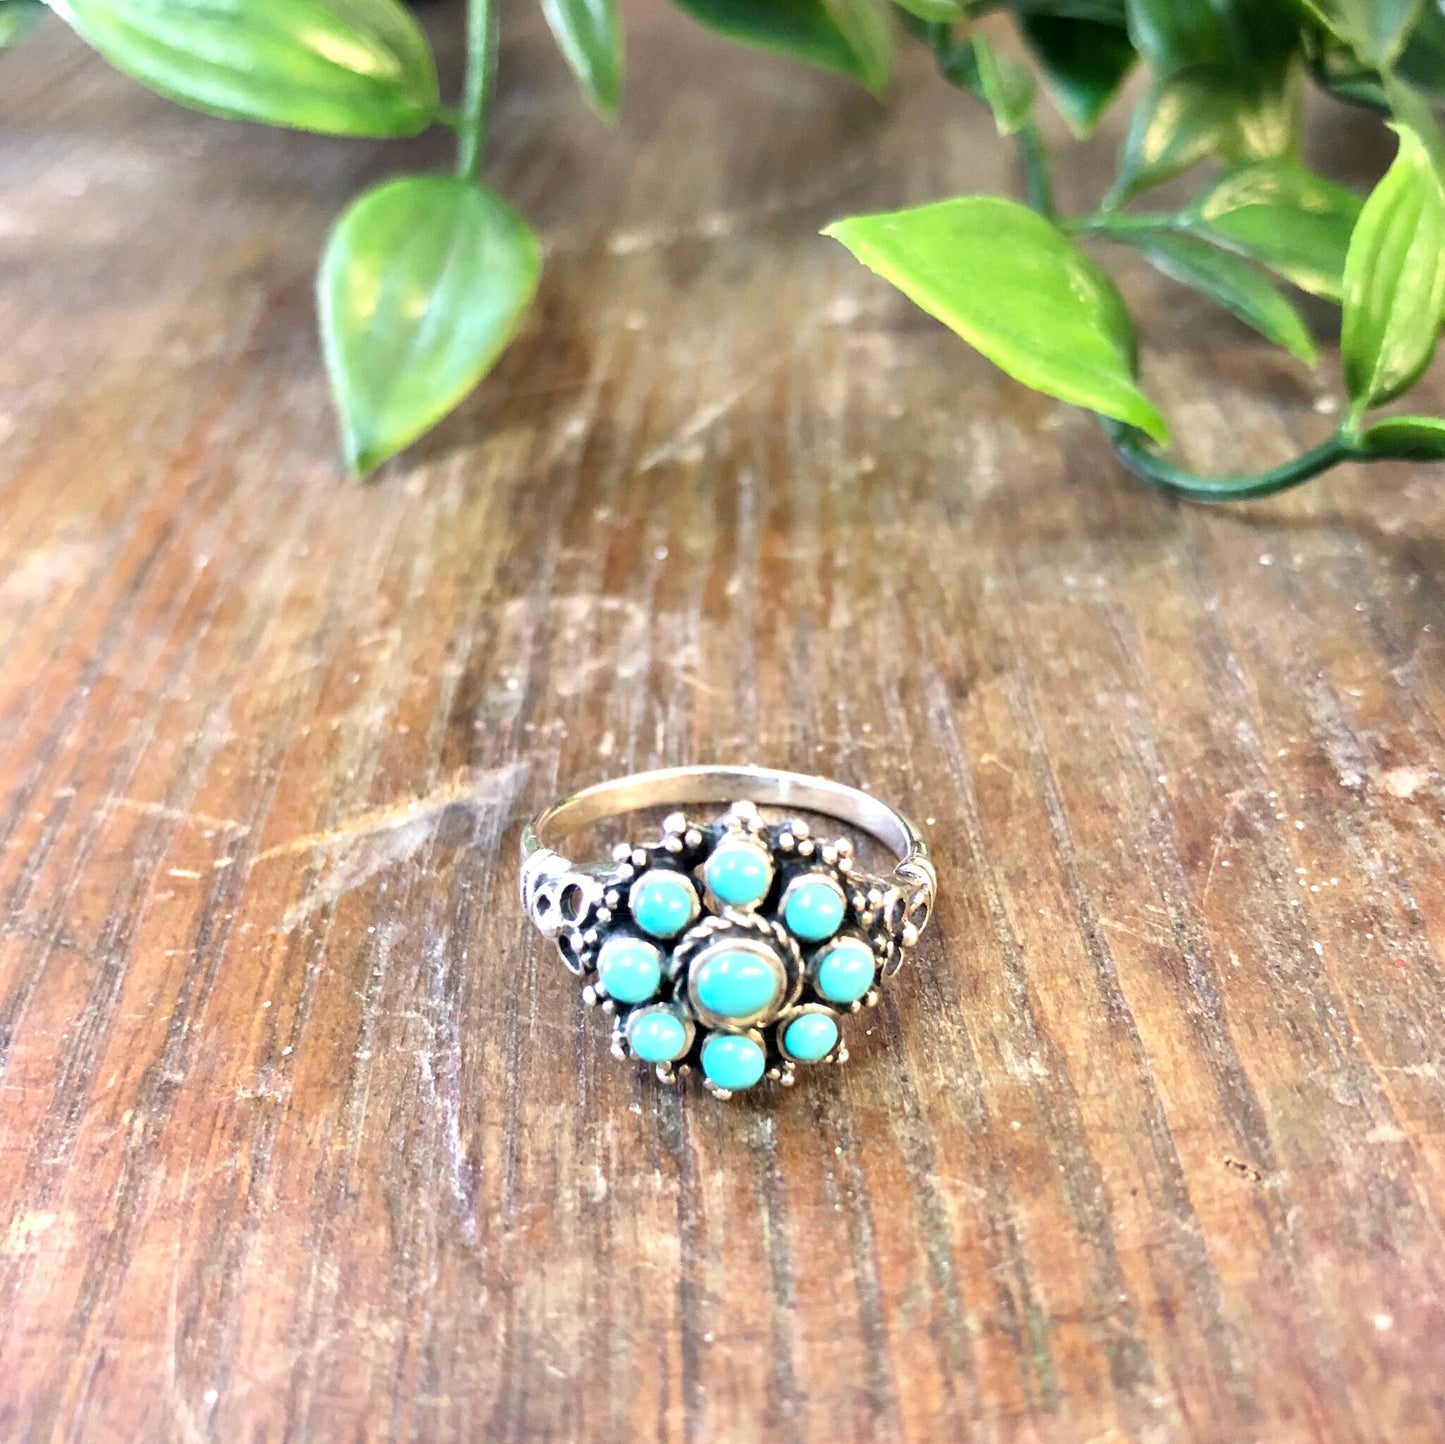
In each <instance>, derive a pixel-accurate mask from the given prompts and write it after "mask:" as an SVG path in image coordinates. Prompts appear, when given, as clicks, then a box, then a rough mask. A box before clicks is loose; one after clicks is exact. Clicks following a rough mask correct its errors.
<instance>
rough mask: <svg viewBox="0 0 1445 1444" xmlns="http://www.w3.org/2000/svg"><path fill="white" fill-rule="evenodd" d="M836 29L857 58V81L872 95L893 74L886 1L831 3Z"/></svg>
mask: <svg viewBox="0 0 1445 1444" xmlns="http://www.w3.org/2000/svg"><path fill="white" fill-rule="evenodd" d="M831 4H832V8H833V14H834V16H835V17H836V21H837V25H838V28H839V29H840V30H841V31H842V32H843V35H844V37H845V38H846V39H847V41H848V44H849V46H850V47H851V48H852V51H853V54H854V55H856V56H857V57H858V72H857V74H858V78H859V79H860V80H861V81H862V82H863V84H864V85H866V86H867V87H868V89H869V90H871V91H872V92H873V93H874V94H875V95H881V94H882V93H883V92H884V91H885V90H886V89H887V88H888V79H889V76H890V75H892V73H893V30H892V27H891V23H890V22H891V15H890V12H889V9H888V3H887V0H831Z"/></svg>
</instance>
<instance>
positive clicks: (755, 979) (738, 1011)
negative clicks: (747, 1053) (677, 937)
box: [689, 948, 780, 1018]
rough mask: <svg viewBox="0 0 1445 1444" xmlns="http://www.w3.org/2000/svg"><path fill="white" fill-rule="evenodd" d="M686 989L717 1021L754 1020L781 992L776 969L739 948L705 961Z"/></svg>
mask: <svg viewBox="0 0 1445 1444" xmlns="http://www.w3.org/2000/svg"><path fill="white" fill-rule="evenodd" d="M689 986H690V987H691V989H692V994H693V996H694V997H695V998H696V999H697V1001H698V1003H699V1004H700V1005H701V1006H702V1007H704V1008H706V1009H707V1011H708V1012H709V1013H716V1014H717V1015H718V1017H720V1018H755V1017H757V1015H758V1014H759V1013H762V1012H765V1011H766V1010H767V1009H768V1008H769V1007H771V1006H772V1004H773V1003H774V1002H775V1001H776V1000H777V996H778V993H779V991H780V984H779V980H778V971H777V969H776V968H774V967H771V966H770V965H769V964H768V961H767V960H766V959H765V958H760V957H759V956H758V955H757V954H756V953H751V952H747V951H745V950H744V949H742V948H733V949H731V950H730V951H728V952H724V953H714V954H713V955H712V956H711V957H708V958H704V959H703V960H702V963H701V965H700V966H699V967H698V968H697V969H696V971H695V972H694V973H693V975H692V979H691V981H690V984H689Z"/></svg>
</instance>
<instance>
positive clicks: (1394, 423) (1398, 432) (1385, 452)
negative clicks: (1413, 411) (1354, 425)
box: [1360, 416, 1445, 461]
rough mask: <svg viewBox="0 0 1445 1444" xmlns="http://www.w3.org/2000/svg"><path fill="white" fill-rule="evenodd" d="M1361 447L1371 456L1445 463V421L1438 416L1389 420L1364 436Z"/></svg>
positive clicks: (1381, 422) (1396, 417) (1397, 417)
mask: <svg viewBox="0 0 1445 1444" xmlns="http://www.w3.org/2000/svg"><path fill="white" fill-rule="evenodd" d="M1360 447H1361V449H1362V450H1364V451H1365V452H1366V453H1367V454H1368V455H1370V456H1393V457H1398V458H1399V459H1400V460H1401V461H1445V420H1442V419H1441V418H1440V417H1438V416H1387V417H1386V418H1385V419H1384V420H1383V421H1377V422H1376V423H1375V424H1374V425H1373V426H1371V427H1370V428H1369V429H1368V430H1366V432H1365V433H1364V435H1363V436H1361V437H1360Z"/></svg>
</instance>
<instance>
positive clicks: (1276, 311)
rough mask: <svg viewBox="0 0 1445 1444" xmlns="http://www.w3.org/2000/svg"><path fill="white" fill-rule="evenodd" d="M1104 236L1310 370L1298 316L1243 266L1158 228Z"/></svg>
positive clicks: (1117, 229) (1115, 228)
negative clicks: (1215, 304) (1128, 248)
mask: <svg viewBox="0 0 1445 1444" xmlns="http://www.w3.org/2000/svg"><path fill="white" fill-rule="evenodd" d="M1106 234H1107V235H1108V236H1109V238H1110V239H1111V240H1115V241H1122V242H1123V243H1124V244H1125V245H1128V246H1132V247H1133V248H1134V249H1135V250H1137V251H1138V252H1139V253H1140V255H1142V256H1144V257H1145V259H1147V260H1148V261H1149V263H1150V264H1151V265H1152V266H1154V267H1155V268H1156V269H1158V270H1160V271H1162V272H1163V273H1164V274H1165V275H1166V276H1171V277H1173V279H1174V280H1176V281H1180V282H1182V283H1183V284H1184V285H1186V286H1192V287H1193V288H1194V289H1195V290H1196V291H1200V292H1202V293H1203V294H1204V295H1206V296H1208V297H1209V298H1210V299H1211V300H1213V301H1217V302H1218V303H1219V304H1220V305H1221V306H1223V307H1224V308H1225V309H1226V310H1228V311H1232V312H1233V313H1234V314H1235V315H1236V316H1238V317H1239V319H1240V320H1241V321H1243V322H1244V324H1245V325H1246V326H1252V327H1253V328H1254V329H1255V330H1256V331H1258V332H1259V334H1260V335H1261V336H1264V337H1265V338H1266V339H1267V340H1270V341H1273V342H1274V343H1275V345H1277V346H1283V347H1284V349H1285V350H1286V351H1288V352H1289V353H1290V354H1291V355H1293V356H1298V357H1299V359H1300V360H1301V361H1304V362H1306V363H1307V364H1309V365H1311V366H1313V365H1314V362H1315V347H1314V342H1313V341H1312V340H1311V339H1310V334H1309V332H1308V331H1307V330H1306V329H1305V324H1304V322H1303V321H1301V320H1300V317H1299V312H1298V311H1296V310H1295V308H1294V307H1293V306H1291V305H1290V303H1289V302H1288V301H1286V300H1285V298H1284V297H1283V296H1281V295H1280V293H1279V292H1278V291H1276V290H1275V288H1274V287H1273V286H1271V285H1270V283H1269V282H1268V281H1266V280H1265V279H1264V277H1263V276H1261V275H1260V274H1259V273H1258V272H1257V271H1256V270H1254V269H1253V268H1252V267H1251V266H1250V265H1249V264H1248V262H1246V261H1242V260H1240V258H1239V257H1238V256H1234V255H1231V254H1230V253H1229V252H1228V251H1222V250H1220V249H1219V247H1217V246H1213V245H1211V244H1210V243H1209V242H1208V241H1205V240H1201V239H1200V238H1199V237H1197V236H1190V235H1185V234H1182V233H1181V232H1179V231H1172V230H1166V229H1163V228H1161V227H1158V226H1129V225H1126V224H1115V225H1111V226H1110V227H1109V230H1108V232H1107V233H1106Z"/></svg>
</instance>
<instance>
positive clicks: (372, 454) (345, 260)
mask: <svg viewBox="0 0 1445 1444" xmlns="http://www.w3.org/2000/svg"><path fill="white" fill-rule="evenodd" d="M541 268H542V253H541V248H540V247H539V246H538V244H537V240H536V237H535V236H533V234H532V232H531V231H530V230H529V229H528V227H527V224H526V222H525V221H523V220H522V218H521V217H520V216H518V215H517V213H516V212H515V211H513V210H512V209H511V207H510V206H508V205H507V204H506V202H505V201H503V200H502V199H501V198H500V197H499V196H497V195H495V194H493V193H492V192H491V191H490V190H488V189H486V187H485V186H480V185H477V184H475V183H474V182H472V181H470V180H468V179H466V178H465V177H463V176H441V175H431V176H407V177H402V178H401V179H398V180H390V181H385V182H383V184H381V185H379V186H377V187H376V188H375V189H373V190H369V191H367V192H366V193H365V194H364V195H363V196H362V197H361V198H360V199H359V200H357V201H355V202H353V203H352V205H351V207H350V209H349V210H347V211H346V213H345V214H344V215H343V216H342V217H341V219H340V221H338V222H337V225H336V229H335V231H334V232H333V233H332V236H331V240H330V243H329V244H328V245H327V247H326V254H325V257H324V258H323V259H322V262H321V275H320V279H319V281H318V285H317V296H318V301H319V303H320V311H321V335H322V339H323V341H324V343H325V350H326V362H327V366H328V368H329V370H330V372H331V381H332V386H333V388H334V390H335V392H336V399H337V404H338V406H339V408H340V411H341V425H342V432H343V435H344V438H345V441H346V452H347V456H348V457H349V458H350V460H351V463H352V465H353V466H354V467H356V469H357V470H358V471H368V470H370V469H371V468H372V467H373V466H375V465H376V464H377V463H378V462H381V461H384V460H386V458H387V457H389V456H392V455H394V454H395V453H396V452H398V451H400V450H401V448H402V447H404V446H406V445H408V444H409V443H410V442H412V441H414V440H416V438H417V437H418V436H420V435H422V433H423V432H425V431H427V430H429V429H430V428H431V427H432V426H434V425H435V424H436V423H437V422H438V421H439V420H440V419H441V418H442V417H443V416H445V415H446V414H447V412H449V411H450V410H451V409H452V408H453V407H454V406H455V405H456V404H457V403H458V402H459V401H460V400H462V398H463V397H464V396H466V395H467V393H468V392H469V391H471V390H472V388H473V387H474V386H475V385H476V384H477V382H478V381H480V380H481V379H482V377H483V376H485V375H486V374H487V372H488V371H489V370H491V368H492V364H493V362H495V361H496V359H497V357H498V356H500V355H501V353H502V351H503V350H504V349H505V347H506V345H507V342H508V341H510V340H511V339H512V334H513V333H514V332H515V331H516V329H517V326H518V324H519V322H520V321H521V319H522V317H523V315H525V313H526V310H527V307H528V305H529V304H530V303H531V300H532V295H533V293H534V292H535V291H536V289H537V278H538V275H539V274H540V272H541Z"/></svg>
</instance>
